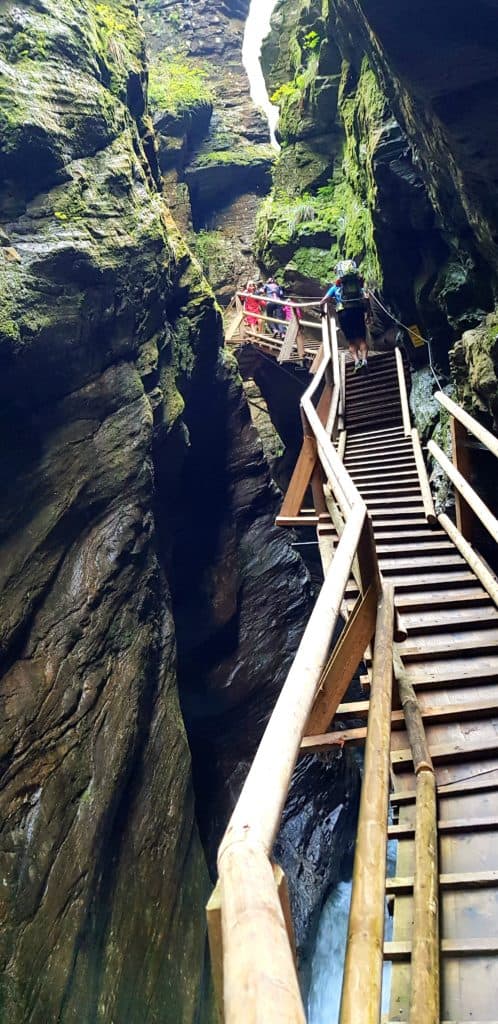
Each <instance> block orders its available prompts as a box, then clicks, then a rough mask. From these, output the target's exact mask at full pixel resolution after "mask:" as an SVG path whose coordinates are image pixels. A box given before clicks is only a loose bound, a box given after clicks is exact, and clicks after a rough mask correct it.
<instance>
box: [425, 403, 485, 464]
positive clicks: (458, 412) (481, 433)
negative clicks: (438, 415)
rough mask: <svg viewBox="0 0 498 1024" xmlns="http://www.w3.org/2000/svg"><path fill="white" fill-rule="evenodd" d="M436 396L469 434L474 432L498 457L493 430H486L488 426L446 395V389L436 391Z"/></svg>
mask: <svg viewBox="0 0 498 1024" xmlns="http://www.w3.org/2000/svg"><path fill="white" fill-rule="evenodd" d="M434 398H435V399H436V400H437V401H438V402H439V404H440V405H442V406H443V407H444V408H445V409H446V410H447V412H449V413H451V415H452V416H454V417H455V419H456V420H458V422H459V423H461V424H462V426H463V427H465V429H466V430H468V432H469V434H473V435H474V437H477V439H478V440H479V441H481V442H482V444H483V445H485V447H486V448H487V449H488V451H490V452H491V453H492V455H495V456H496V458H498V438H496V437H495V436H494V434H492V433H491V431H489V430H486V427H483V426H482V424H481V423H478V421H477V420H476V419H474V417H473V416H471V415H470V414H469V413H468V412H465V409H462V407H461V406H460V405H457V403H456V402H454V401H453V399H452V398H448V395H445V393H444V391H436V392H435V394H434Z"/></svg>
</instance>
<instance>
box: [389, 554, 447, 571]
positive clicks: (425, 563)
mask: <svg viewBox="0 0 498 1024" xmlns="http://www.w3.org/2000/svg"><path fill="white" fill-rule="evenodd" d="M379 562H380V567H381V569H382V572H384V573H387V572H400V571H401V570H403V571H404V572H415V570H416V569H425V570H430V569H432V568H434V570H435V571H436V570H437V569H439V568H441V569H442V568H447V567H448V568H449V567H450V566H452V565H454V566H457V567H461V566H465V562H464V560H463V558H462V557H461V555H459V554H458V552H454V553H451V554H447V555H444V554H443V555H436V556H432V555H430V554H427V555H422V556H421V557H420V558H419V557H418V556H417V555H415V554H414V555H412V556H411V557H408V558H401V557H398V558H389V557H386V556H384V557H382V558H380V559H379Z"/></svg>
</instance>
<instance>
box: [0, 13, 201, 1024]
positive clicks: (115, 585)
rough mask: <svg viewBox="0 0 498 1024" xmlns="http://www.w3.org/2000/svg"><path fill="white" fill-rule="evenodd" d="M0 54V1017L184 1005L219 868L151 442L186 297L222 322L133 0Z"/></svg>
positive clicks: (172, 370) (187, 1011) (11, 31)
mask: <svg viewBox="0 0 498 1024" xmlns="http://www.w3.org/2000/svg"><path fill="white" fill-rule="evenodd" d="M102 19H103V20H102ZM123 26H126V30H125V28H124V27H123ZM0 74H1V91H2V115H1V116H2V118H3V122H2V132H1V140H0V164H1V168H2V183H1V186H0V211H1V213H0V219H1V224H2V232H1V247H0V292H1V301H0V306H1V310H2V312H1V314H0V361H1V369H2V372H1V374H0V376H1V385H0V390H1V420H2V434H3V437H4V441H8V444H4V445H3V447H2V455H1V469H2V479H3V484H4V487H3V501H2V511H1V538H2V539H1V545H2V551H1V564H2V576H1V580H0V607H1V612H2V615H1V620H2V627H1V635H0V641H1V657H2V673H1V680H0V693H1V701H2V706H3V709H4V712H3V715H2V725H1V730H0V744H1V750H2V772H1V779H0V802H1V808H2V825H1V847H2V854H1V857H2V878H3V881H4V888H3V912H2V923H1V942H0V959H1V964H2V971H1V973H2V997H1V1002H2V1010H3V1016H4V1017H5V1019H6V1020H7V1019H8V1020H9V1021H10V1022H12V1024H17V1022H19V1024H21V1022H23V1024H24V1022H27V1021H30V1022H33V1024H42V1022H43V1024H45V1022H46V1021H48V1020H60V1021H69V1020H74V1019H76V1018H77V1019H78V1020H81V1021H85V1022H86V1021H97V1020H98V1021H109V1020H111V1019H113V1020H123V1019H124V1018H125V1017H126V1019H127V1020H129V1021H130V1022H131V1021H136V1022H138V1021H142V1022H143V1021H149V1020H157V1019H159V1018H160V1017H162V1016H163V1015H164V1012H165V1010H164V1008H165V1006H166V1007H168V1008H169V1009H168V1012H170V1011H171V1016H172V1019H175V1020H182V1021H184V1022H185V1024H187V1022H191V1021H193V1020H194V1019H197V1013H198V1011H199V1002H200V991H201V982H202V977H203V972H204V950H205V930H204V923H203V905H204V901H205V898H206V895H207V892H208V888H209V883H208V879H207V873H206V869H205V862H204V857H203V853H202V850H201V846H200V843H199V839H198V833H197V827H196V824H195V818H194V801H193V789H192V782H191V772H190V755H189V750H188V745H187V741H186V737H185V733H184V727H183V723H182V720H181V715H180V711H179V706H178V696H177V688H176V665H175V636H174V624H173V618H172V613H171V608H170V597H169V593H168V586H167V582H166V578H165V575H164V572H163V569H162V567H161V565H160V563H159V560H158V555H157V551H158V542H157V528H156V522H155V520H154V516H153V505H154V502H153V498H154V463H153V451H154V444H157V443H158V442H159V439H160V438H161V439H162V448H163V455H164V457H165V459H166V460H167V461H168V462H169V463H173V464H175V463H176V464H178V462H179V461H180V460H181V458H182V454H183V452H184V450H185V437H184V429H183V428H182V427H181V424H180V422H179V419H178V417H179V414H180V413H181V410H182V404H183V403H182V399H181V398H180V395H179V393H178V391H177V389H176V377H177V375H178V369H177V364H178V360H179V349H178V346H177V348H176V349H174V345H173V327H174V326H175V323H176V319H177V317H178V314H179V312H180V310H181V307H182V306H183V305H184V304H185V302H186V301H187V299H188V300H189V301H194V300H195V301H196V312H197V315H198V319H199V321H200V322H201V323H203V328H202V333H203V345H204V361H205V363H209V361H211V364H213V363H214V362H215V360H216V352H217V346H218V343H219V331H218V324H217V319H216V315H215V314H214V311H213V308H212V302H211V300H210V298H209V297H208V296H207V294H206V292H205V290H204V293H203V291H202V283H201V281H200V278H199V275H198V274H197V285H196V282H195V274H193V273H192V272H191V271H189V269H188V267H189V262H188V258H187V257H186V255H185V252H184V251H183V254H182V253H180V254H179V256H178V253H179V250H178V242H177V241H175V240H173V241H171V238H170V239H169V238H168V235H167V232H166V220H165V213H164V209H163V203H162V200H161V198H160V196H159V194H158V192H157V189H156V187H155V185H154V181H153V174H154V173H155V165H154V161H153V158H152V156H151V161H152V162H149V161H148V160H147V158H146V149H148V150H149V152H150V144H149V140H148V136H147V124H146V122H145V120H144V119H143V113H144V109H145V100H144V94H143V91H142V83H143V82H144V81H145V75H144V71H143V65H142V41H141V35H140V32H139V30H138V25H137V21H136V12H135V9H134V6H133V4H132V3H128V2H125V0H123V2H122V3H119V4H118V3H115V4H112V5H111V4H109V5H97V6H94V5H86V4H82V5H79V6H78V7H77V8H75V7H74V5H73V4H64V3H62V4H61V3H59V2H58V3H52V2H51V0H44V2H43V3H39V4H36V5H35V6H33V5H32V4H31V3H15V4H13V3H12V4H11V3H6V4H4V5H3V8H2V25H1V28H0ZM173 244H174V245H175V250H176V253H177V256H175V254H174V253H173V247H172V246H173ZM177 257H178V258H177ZM189 273H190V279H189V280H187V278H188V275H189ZM196 288H197V291H196ZM191 359H192V361H194V362H195V357H194V355H193V353H192V352H191Z"/></svg>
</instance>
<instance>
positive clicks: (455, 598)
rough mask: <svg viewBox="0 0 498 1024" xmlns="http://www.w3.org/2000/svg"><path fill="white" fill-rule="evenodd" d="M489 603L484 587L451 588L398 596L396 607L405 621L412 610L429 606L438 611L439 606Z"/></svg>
mask: <svg viewBox="0 0 498 1024" xmlns="http://www.w3.org/2000/svg"><path fill="white" fill-rule="evenodd" d="M488 601H489V595H488V594H487V593H486V591H485V590H483V589H482V587H479V586H476V587H475V588H471V587H467V588H461V589H458V588H457V589H455V588H449V589H448V590H441V591H437V590H422V591H418V592H415V593H413V594H410V593H406V594H403V595H401V594H398V595H397V597H396V605H397V606H398V608H399V609H400V611H401V612H402V614H403V620H404V619H405V616H406V613H407V612H409V611H410V609H415V608H420V609H423V608H424V607H427V606H428V605H431V607H432V609H433V610H437V606H438V604H439V605H440V606H441V607H444V608H448V607H450V606H451V605H452V604H454V605H463V606H468V605H472V607H474V606H475V605H476V604H480V603H482V604H483V603H486V602H488Z"/></svg>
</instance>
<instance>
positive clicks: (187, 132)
mask: <svg viewBox="0 0 498 1024" xmlns="http://www.w3.org/2000/svg"><path fill="white" fill-rule="evenodd" d="M141 8H142V10H143V13H144V19H145V21H144V23H145V30H146V35H147V43H148V47H149V50H150V56H151V65H150V73H149V76H150V95H151V103H152V108H153V115H154V124H155V127H156V130H157V134H158V141H159V162H160V166H161V170H162V173H163V188H164V192H165V195H166V196H167V199H168V202H169V203H170V205H171V207H172V209H173V211H174V214H175V217H176V218H177V220H178V222H179V223H180V224H181V225H182V227H183V228H184V230H185V231H187V232H188V234H189V240H190V242H191V244H192V246H193V247H194V249H195V251H196V253H197V255H198V256H199V258H200V260H201V262H202V264H203V267H204V269H205V271H206V272H207V274H208V277H209V280H210V281H211V283H212V285H213V287H214V288H215V290H216V293H217V296H218V298H219V299H220V300H221V301H222V302H228V301H229V300H230V299H231V297H232V295H233V288H234V283H238V284H239V285H243V284H244V283H245V282H246V281H247V278H248V277H253V276H255V275H257V274H258V268H257V266H256V263H255V261H254V255H253V248H254V229H255V220H256V215H257V211H258V209H259V205H260V202H261V197H262V196H263V195H265V194H266V192H267V191H268V189H269V186H270V167H271V163H272V159H273V153H272V150H271V147H270V145H269V142H270V139H269V131H268V125H267V124H266V121H265V119H264V117H263V116H262V114H261V112H260V111H258V110H257V109H256V108H255V107H254V105H253V103H252V101H251V99H250V95H249V82H248V80H247V76H246V72H245V70H244V68H243V66H242V40H243V33H244V19H245V17H246V15H247V12H248V10H249V0H230V2H219V0H196V2H195V3H193V2H192V0H176V2H173V3H171V2H169V0H141Z"/></svg>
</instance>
